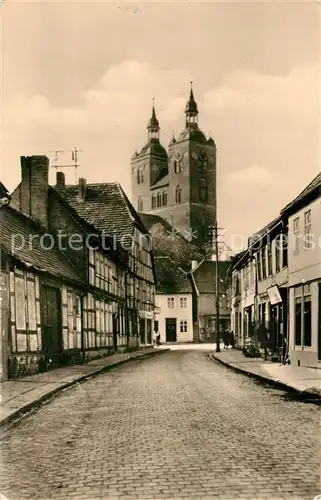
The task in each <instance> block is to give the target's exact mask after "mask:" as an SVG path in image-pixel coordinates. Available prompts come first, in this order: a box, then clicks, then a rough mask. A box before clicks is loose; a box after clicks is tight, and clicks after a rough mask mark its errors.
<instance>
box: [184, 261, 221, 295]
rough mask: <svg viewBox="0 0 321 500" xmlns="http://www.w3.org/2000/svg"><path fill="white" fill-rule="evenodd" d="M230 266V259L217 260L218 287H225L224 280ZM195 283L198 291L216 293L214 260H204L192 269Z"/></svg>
mask: <svg viewBox="0 0 321 500" xmlns="http://www.w3.org/2000/svg"><path fill="white" fill-rule="evenodd" d="M230 266H231V261H218V263H217V267H218V275H219V278H220V280H223V281H224V283H222V282H220V288H223V289H224V288H226V283H225V280H226V279H227V272H228V269H229V267H230ZM192 274H193V277H194V281H195V285H196V287H197V290H198V292H199V293H216V262H215V261H214V260H204V261H203V262H202V263H201V264H200V265H199V266H198V267H196V268H195V269H194V271H192Z"/></svg>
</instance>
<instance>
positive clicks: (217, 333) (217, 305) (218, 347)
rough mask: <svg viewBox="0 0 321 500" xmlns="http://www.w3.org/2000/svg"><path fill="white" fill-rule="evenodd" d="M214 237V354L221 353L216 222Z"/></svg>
mask: <svg viewBox="0 0 321 500" xmlns="http://www.w3.org/2000/svg"><path fill="white" fill-rule="evenodd" d="M214 230H215V235H214V238H215V240H214V244H215V257H216V259H215V274H216V276H215V278H216V279H215V282H216V286H215V292H216V293H215V301H216V352H221V346H220V344H221V338H220V337H221V336H220V297H219V289H220V278H219V274H218V236H217V221H216V222H215V228H214Z"/></svg>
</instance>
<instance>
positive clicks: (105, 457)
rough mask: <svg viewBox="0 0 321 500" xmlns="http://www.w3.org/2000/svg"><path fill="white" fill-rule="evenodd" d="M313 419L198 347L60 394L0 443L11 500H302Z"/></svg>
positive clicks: (309, 485) (315, 482)
mask: <svg viewBox="0 0 321 500" xmlns="http://www.w3.org/2000/svg"><path fill="white" fill-rule="evenodd" d="M319 424H320V412H319V409H318V407H317V406H315V405H312V404H304V403H300V402H295V401H288V400H285V398H284V397H282V392H281V391H277V390H275V389H271V388H267V387H263V386H262V385H258V384H256V383H255V382H253V381H252V380H250V379H248V378H247V377H245V376H242V375H238V374H236V373H234V372H232V371H229V370H228V369H227V368H226V367H223V366H220V365H218V364H216V363H215V362H213V361H212V360H210V359H209V358H208V352H202V351H201V350H188V349H185V350H173V351H170V352H167V353H164V354H161V355H159V356H157V357H153V358H150V359H147V360H141V361H139V360H138V361H131V362H128V363H127V364H124V365H122V366H121V367H119V368H116V369H114V370H112V371H110V372H108V373H105V374H103V375H99V376H98V377H95V378H93V379H91V380H89V381H87V382H85V383H83V384H81V385H78V386H76V387H74V388H72V389H69V390H68V391H65V392H63V393H62V394H61V395H59V396H58V397H57V398H56V399H54V400H53V401H51V402H50V403H49V404H47V405H46V406H44V407H42V408H41V409H40V410H39V411H37V412H35V413H33V414H32V415H30V416H29V417H27V418H25V419H24V420H22V421H21V422H20V423H19V424H18V425H17V426H15V427H13V428H12V429H10V430H9V431H7V433H6V434H5V435H4V436H3V438H2V443H1V451H2V460H3V463H2V467H1V477H0V480H1V485H2V493H3V495H5V497H7V498H8V499H9V500H16V499H19V498H21V499H26V498H30V499H40V498H42V499H49V498H57V499H67V498H73V499H78V498H79V499H94V498H100V499H113V498H121V499H122V498H126V499H130V498H136V499H155V500H157V499H159V500H160V499H165V498H167V499H178V498H190V499H193V500H196V499H198V498H202V499H204V498H222V499H235V498H244V499H253V500H254V499H260V498H262V499H263V498H266V499H276V498H297V499H310V500H313V498H314V497H315V496H316V495H317V494H319V493H321V487H320V479H319V478H320V469H319V467H320V465H319V464H320V439H319V434H320V427H319Z"/></svg>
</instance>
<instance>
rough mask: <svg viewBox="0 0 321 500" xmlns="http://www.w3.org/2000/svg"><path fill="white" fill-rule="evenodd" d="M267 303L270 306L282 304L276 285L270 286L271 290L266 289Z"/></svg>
mask: <svg viewBox="0 0 321 500" xmlns="http://www.w3.org/2000/svg"><path fill="white" fill-rule="evenodd" d="M267 293H268V297H269V301H270V303H271V305H272V306H274V305H276V304H280V303H281V302H282V299H281V295H280V292H279V288H278V286H277V285H275V286H272V287H271V288H268V289H267Z"/></svg>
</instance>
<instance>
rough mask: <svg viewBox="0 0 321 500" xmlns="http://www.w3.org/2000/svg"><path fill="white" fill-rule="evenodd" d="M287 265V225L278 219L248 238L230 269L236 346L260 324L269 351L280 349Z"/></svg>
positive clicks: (284, 326) (285, 312)
mask: <svg viewBox="0 0 321 500" xmlns="http://www.w3.org/2000/svg"><path fill="white" fill-rule="evenodd" d="M287 266H288V263H287V223H286V218H285V217H283V218H282V217H279V218H277V219H275V220H273V221H272V222H271V223H270V224H269V225H267V226H266V227H265V228H263V229H262V230H261V231H259V232H258V233H256V235H255V236H253V237H251V238H250V240H249V247H248V249H247V250H246V251H244V252H242V253H241V254H240V255H239V256H237V257H236V258H235V259H234V263H233V266H232V268H231V273H232V282H231V283H232V292H231V296H232V301H231V305H232V311H231V325H232V329H233V331H234V334H235V339H236V345H237V346H238V347H243V346H245V345H246V343H247V342H249V341H250V340H251V339H252V338H253V336H254V333H255V330H256V329H257V327H258V326H259V325H260V324H263V325H264V326H265V327H266V328H267V329H268V331H269V334H270V341H271V349H272V350H273V352H275V353H277V352H279V351H280V350H281V349H282V347H283V337H284V336H285V337H286V336H287V328H288V321H287V318H288V288H287V282H288V267H287Z"/></svg>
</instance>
